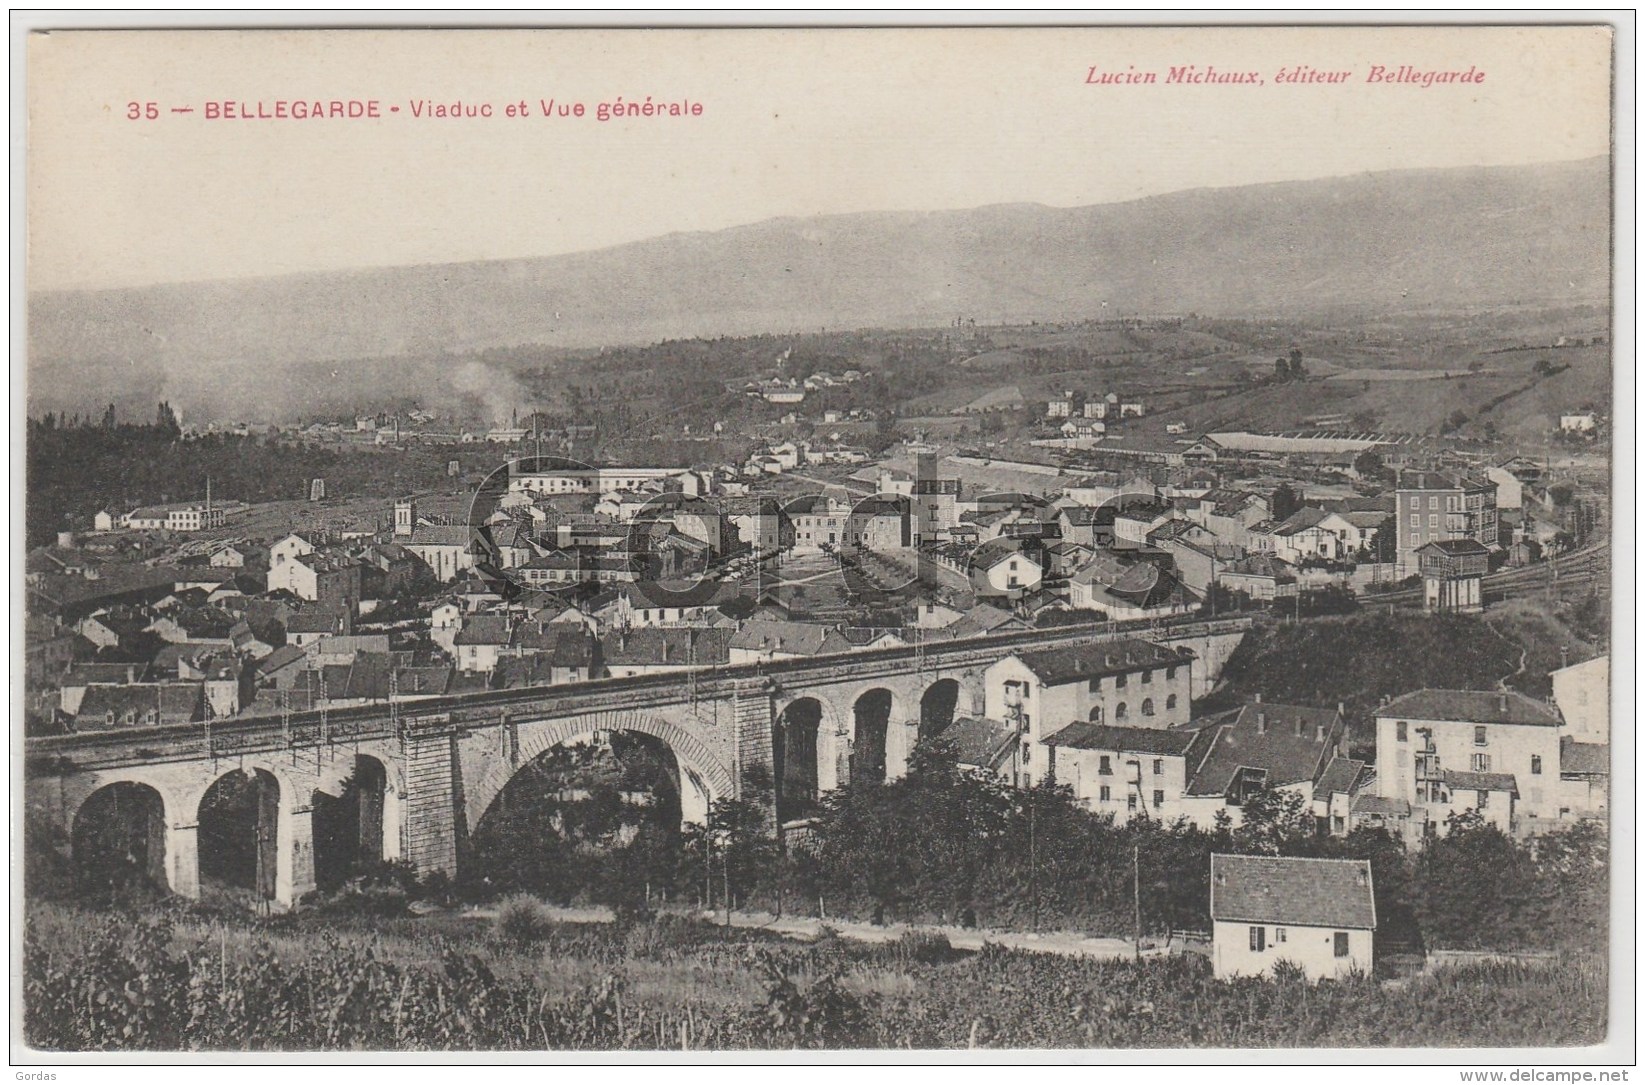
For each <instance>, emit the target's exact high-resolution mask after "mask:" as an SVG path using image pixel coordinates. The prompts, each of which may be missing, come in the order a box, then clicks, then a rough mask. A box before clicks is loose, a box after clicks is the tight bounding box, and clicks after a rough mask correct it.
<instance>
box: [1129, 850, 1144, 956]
mask: <svg viewBox="0 0 1645 1085" xmlns="http://www.w3.org/2000/svg"><path fill="white" fill-rule="evenodd" d="M1131 910H1132V924H1133V927H1134V929H1135V931H1136V940H1135V945H1136V953H1137V960H1139V961H1140V960H1142V845H1141V844H1132V845H1131Z"/></svg>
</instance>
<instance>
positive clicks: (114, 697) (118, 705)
mask: <svg viewBox="0 0 1645 1085" xmlns="http://www.w3.org/2000/svg"><path fill="white" fill-rule="evenodd" d="M205 713H206V700H205V687H204V685H203V684H202V683H199V682H136V683H127V684H122V685H110V686H104V685H93V686H88V687H86V691H85V695H84V696H83V697H81V699H80V705H79V710H78V711H77V712H76V713H75V715H74V729H75V730H76V731H106V730H111V729H113V728H116V727H163V726H165V725H167V724H173V723H192V722H194V721H196V720H201V719H204V718H205Z"/></svg>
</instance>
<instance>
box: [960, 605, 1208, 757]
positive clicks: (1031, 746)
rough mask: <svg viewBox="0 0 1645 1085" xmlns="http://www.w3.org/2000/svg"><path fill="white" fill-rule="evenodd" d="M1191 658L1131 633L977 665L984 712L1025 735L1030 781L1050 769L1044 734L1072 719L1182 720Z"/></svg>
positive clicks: (1161, 723)
mask: <svg viewBox="0 0 1645 1085" xmlns="http://www.w3.org/2000/svg"><path fill="white" fill-rule="evenodd" d="M1193 660H1194V654H1193V653H1192V652H1190V651H1188V650H1187V649H1184V648H1171V647H1166V646H1163V645H1159V644H1154V643H1152V642H1150V641H1146V640H1141V639H1138V638H1134V637H1124V638H1118V639H1115V640H1111V641H1099V642H1097V643H1095V644H1082V645H1072V646H1069V647H1065V648H1048V649H1043V650H1040V651H1032V652H1015V653H1012V654H1011V655H1008V656H1006V657H1005V658H1004V659H1002V660H1000V661H999V662H997V663H995V664H993V665H992V666H990V667H989V668H988V669H987V670H986V671H984V672H983V689H984V713H983V714H984V715H986V716H987V717H988V718H989V719H994V720H1003V721H1005V722H1006V723H1007V724H1010V725H1011V726H1013V727H1015V728H1016V730H1017V731H1018V732H1020V733H1021V734H1023V735H1024V736H1025V737H1024V745H1023V752H1022V760H1023V763H1024V768H1025V775H1026V776H1027V777H1028V779H1029V780H1030V782H1031V781H1033V780H1038V779H1041V778H1043V777H1045V776H1046V775H1048V774H1049V771H1050V767H1049V762H1050V755H1049V753H1048V751H1047V749H1046V748H1045V747H1044V746H1043V742H1044V739H1045V738H1046V737H1047V736H1049V735H1052V734H1055V733H1056V732H1058V731H1061V730H1062V729H1063V728H1065V727H1067V726H1068V725H1069V724H1071V723H1106V724H1116V725H1123V726H1131V725H1135V726H1138V727H1152V728H1158V729H1162V730H1163V729H1164V728H1167V727H1171V726H1175V725H1180V724H1185V723H1187V722H1188V714H1189V701H1190V690H1191V688H1192V687H1191V685H1190V670H1191V668H1192V666H1193Z"/></svg>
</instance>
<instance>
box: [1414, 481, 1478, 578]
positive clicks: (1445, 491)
mask: <svg viewBox="0 0 1645 1085" xmlns="http://www.w3.org/2000/svg"><path fill="white" fill-rule="evenodd" d="M1394 510H1395V519H1396V523H1397V525H1398V533H1399V534H1398V544H1399V545H1398V551H1399V560H1400V562H1401V563H1403V564H1407V565H1415V564H1416V552H1417V551H1418V550H1420V549H1422V547H1424V546H1426V545H1427V544H1428V543H1430V542H1434V541H1436V540H1442V539H1473V540H1474V541H1475V542H1478V543H1481V544H1482V545H1484V546H1486V547H1488V548H1495V547H1496V546H1497V505H1496V486H1495V484H1494V483H1492V482H1491V481H1490V480H1489V479H1486V478H1475V477H1471V476H1467V475H1458V474H1453V473H1448V472H1444V471H1403V472H1401V473H1400V476H1399V485H1398V486H1397V487H1396V493H1395V506H1394Z"/></svg>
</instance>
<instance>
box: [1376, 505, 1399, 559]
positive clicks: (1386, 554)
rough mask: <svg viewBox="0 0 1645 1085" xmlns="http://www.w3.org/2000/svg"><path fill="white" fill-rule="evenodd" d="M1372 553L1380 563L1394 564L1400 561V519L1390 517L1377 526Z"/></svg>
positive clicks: (1393, 516)
mask: <svg viewBox="0 0 1645 1085" xmlns="http://www.w3.org/2000/svg"><path fill="white" fill-rule="evenodd" d="M1371 552H1372V553H1373V554H1374V555H1375V556H1376V560H1377V561H1380V562H1394V561H1398V560H1399V517H1398V516H1395V515H1390V516H1389V517H1388V518H1387V519H1385V520H1383V521H1382V523H1380V524H1378V525H1377V533H1376V535H1375V537H1374V538H1373V539H1372V540H1371Z"/></svg>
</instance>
